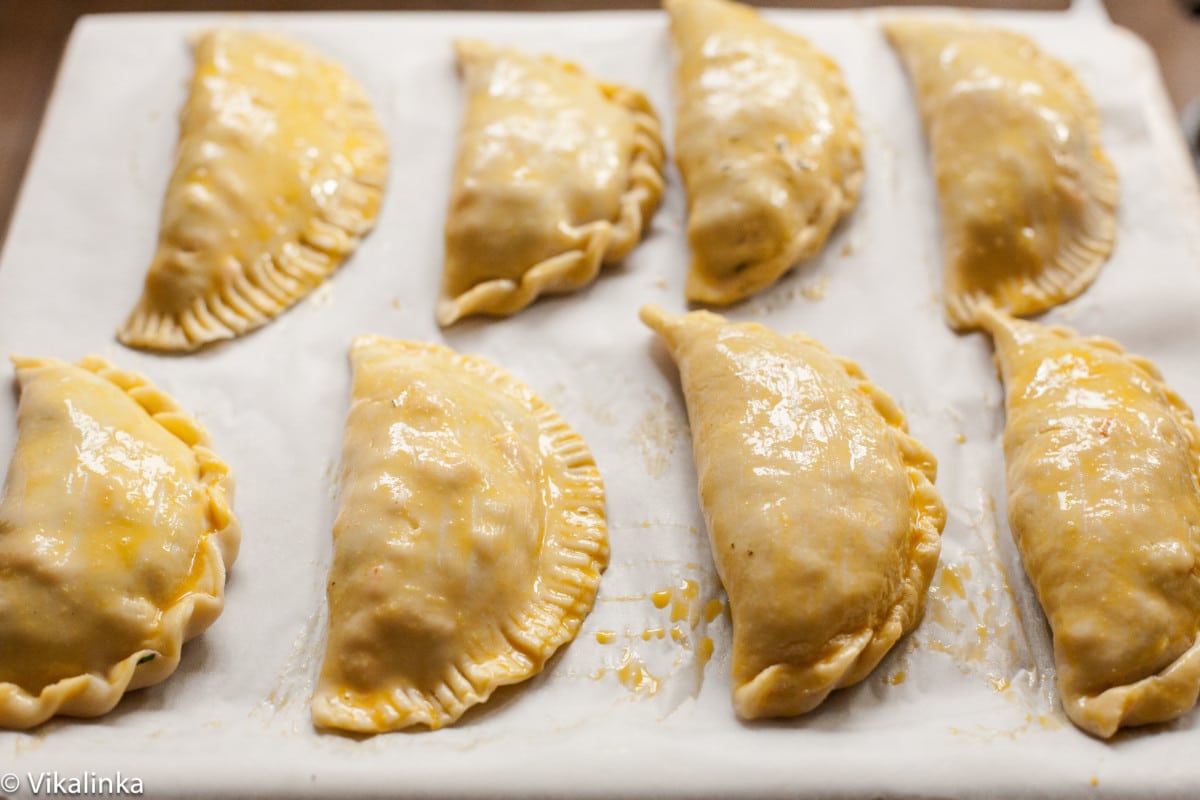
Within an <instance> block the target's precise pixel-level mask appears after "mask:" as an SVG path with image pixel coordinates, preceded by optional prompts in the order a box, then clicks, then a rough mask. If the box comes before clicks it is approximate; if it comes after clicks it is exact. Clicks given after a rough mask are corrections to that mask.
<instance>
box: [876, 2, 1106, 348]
mask: <svg viewBox="0 0 1200 800" xmlns="http://www.w3.org/2000/svg"><path fill="white" fill-rule="evenodd" d="M884 27H885V30H886V31H887V35H888V38H889V39H891V42H892V44H893V45H894V46H895V48H896V50H897V51H898V52H899V53H900V57H901V59H902V60H903V62H904V64H905V67H906V68H907V69H908V72H909V75H910V76H911V78H912V82H913V85H914V88H915V91H916V95H917V99H918V104H919V106H920V109H921V118H922V120H923V121H924V124H925V134H926V138H927V139H928V141H929V147H930V150H931V151H932V157H933V168H934V173H935V175H936V178H937V189H938V195H939V197H940V202H941V216H942V242H943V258H942V260H943V264H944V266H943V270H944V282H945V304H946V314H947V316H948V318H949V321H950V324H951V325H952V326H953V327H955V328H958V329H963V328H973V327H978V322H977V320H976V319H975V309H976V307H977V306H978V305H979V304H980V302H981V301H986V303H987V304H988V305H994V306H996V307H998V308H1002V309H1005V310H1007V311H1009V312H1010V313H1013V314H1020V315H1024V314H1034V313H1037V312H1039V311H1044V310H1045V309H1047V308H1051V307H1052V306H1055V305H1058V304H1059V303H1063V302H1065V301H1067V300H1070V299H1071V298H1072V297H1075V296H1076V295H1078V294H1079V293H1080V292H1082V291H1083V290H1084V289H1086V288H1087V287H1088V285H1089V284H1091V282H1092V280H1093V279H1094V278H1095V277H1096V273H1097V272H1098V271H1099V269H1100V266H1101V265H1102V264H1103V263H1104V261H1105V260H1106V259H1107V258H1108V254H1109V253H1110V252H1111V251H1112V247H1113V238H1114V236H1115V234H1116V210H1115V209H1116V203H1117V176H1116V172H1115V171H1114V170H1113V167H1112V164H1111V163H1110V162H1109V160H1108V158H1107V156H1105V154H1104V151H1103V150H1102V149H1101V148H1100V119H1099V115H1098V114H1097V112H1096V106H1095V104H1094V103H1093V102H1092V99H1091V98H1090V97H1089V96H1088V93H1087V90H1086V89H1084V87H1083V85H1082V84H1081V83H1080V82H1079V80H1078V79H1077V78H1076V77H1075V75H1074V74H1073V73H1072V72H1071V70H1069V69H1068V68H1067V67H1066V66H1065V65H1063V64H1062V63H1060V62H1058V61H1056V60H1055V59H1053V58H1051V57H1050V56H1048V55H1046V54H1045V53H1043V52H1042V51H1041V50H1039V49H1038V48H1037V46H1035V45H1034V44H1033V42H1031V41H1030V40H1029V39H1027V38H1025V37H1024V36H1021V35H1019V34H1016V33H1010V32H1008V31H1003V30H997V29H995V28H989V27H985V26H983V25H978V24H974V23H967V22H946V21H937V20H933V19H929V20H922V19H917V20H909V19H897V20H893V21H890V22H888V23H886V24H885V26H884Z"/></svg>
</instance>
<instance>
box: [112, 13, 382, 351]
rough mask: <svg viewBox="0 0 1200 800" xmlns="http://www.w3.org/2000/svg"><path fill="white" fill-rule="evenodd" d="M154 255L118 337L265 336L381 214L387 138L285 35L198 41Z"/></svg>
mask: <svg viewBox="0 0 1200 800" xmlns="http://www.w3.org/2000/svg"><path fill="white" fill-rule="evenodd" d="M195 57H196V72H195V75H194V76H193V77H192V85H191V91H190V94H189V96H188V101H187V105H186V106H185V107H184V109H183V113H182V115H181V117H180V131H179V145H178V149H177V151H176V155H175V170H174V172H173V174H172V175H171V180H170V183H169V184H168V186H167V195H166V199H165V200H164V201H163V210H162V221H161V223H160V227H159V239H158V250H157V252H156V253H155V254H154V260H153V262H152V263H151V264H150V270H149V273H148V274H147V275H146V283H145V288H144V290H143V293H142V297H141V299H140V300H139V301H138V304H137V307H136V308H134V310H133V313H132V314H130V316H129V319H128V320H126V322H125V325H124V327H122V328H121V330H120V331H119V332H118V334H117V336H118V338H119V339H120V340H121V341H122V342H123V343H125V344H127V345H130V346H133V347H146V348H151V349H155V350H195V349H196V348H198V347H201V346H202V345H205V344H208V343H210V342H215V341H218V340H221V339H230V338H232V337H234V336H239V335H241V334H243V333H246V332H247V331H250V330H253V329H255V328H257V327H259V326H261V325H265V324H266V323H267V322H269V321H270V320H271V319H272V318H273V317H275V316H277V315H279V314H280V313H282V312H283V311H284V310H285V309H287V308H288V307H290V306H291V305H292V304H294V303H295V302H296V301H297V300H299V299H300V298H302V297H304V296H305V295H306V294H308V293H309V292H310V291H312V289H313V288H315V287H316V286H317V285H319V284H320V283H321V282H322V281H323V280H325V278H327V277H328V276H329V275H330V274H331V273H332V272H333V271H334V270H335V269H336V268H337V266H338V265H339V264H340V263H341V262H342V260H343V259H345V258H346V257H347V256H349V255H350V254H351V253H352V252H354V250H355V248H356V247H358V242H359V239H360V238H361V237H363V236H364V235H366V233H367V232H368V231H369V230H370V229H371V226H372V225H373V224H374V222H375V216H376V214H377V213H378V211H379V202H380V197H381V196H382V192H383V185H384V181H385V179H386V173H387V140H386V138H385V136H384V133H383V129H382V128H381V127H380V125H379V120H378V119H376V117H375V111H374V110H373V109H372V107H371V104H370V101H369V100H368V98H367V95H366V93H365V92H364V91H363V89H362V87H360V86H359V85H358V84H357V83H355V81H354V79H353V78H351V77H350V76H349V75H348V74H347V73H346V71H345V70H344V69H342V67H341V66H339V65H338V64H335V63H333V62H332V61H329V60H327V59H325V58H323V57H321V56H319V55H317V54H316V53H314V52H312V51H311V50H309V49H308V48H306V47H303V46H301V45H299V44H297V43H295V42H292V41H289V40H288V39H285V38H283V37H281V36H275V35H269V34H264V33H251V32H237V31H227V30H218V31H210V32H208V33H205V34H203V35H202V36H200V37H199V39H198V40H197V41H196V43H195Z"/></svg>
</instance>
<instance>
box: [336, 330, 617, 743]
mask: <svg viewBox="0 0 1200 800" xmlns="http://www.w3.org/2000/svg"><path fill="white" fill-rule="evenodd" d="M350 357H351V361H352V362H353V367H354V386H353V392H352V400H351V405H350V414H349V416H348V418H347V420H346V432H345V441H344V445H343V450H342V490H341V508H340V512H339V514H338V518H337V521H336V522H335V523H334V531H333V538H334V548H333V549H334V556H333V566H332V568H331V569H330V573H329V641H328V643H327V645H326V650H325V663H324V665H323V666H322V668H321V677H320V681H319V684H318V686H317V691H316V696H315V697H314V699H313V720H314V721H315V723H316V724H317V725H318V726H320V727H323V728H341V729H343V730H348V731H357V732H362V733H379V732H382V731H389V730H396V729H399V728H405V727H408V726H410V725H418V724H420V725H427V726H429V727H430V728H440V727H442V726H443V725H448V724H450V723H452V722H454V721H455V720H456V719H458V718H459V716H461V715H462V713H463V712H464V711H466V709H467V708H468V707H470V706H472V705H475V704H476V703H482V702H484V701H485V700H487V698H488V697H489V696H490V695H491V693H492V692H493V690H495V689H496V688H497V687H498V686H503V685H505V684H510V683H517V682H518V681H522V680H525V679H526V678H528V677H529V676H531V675H534V674H535V673H537V672H539V671H541V669H542V666H543V665H544V664H545V662H546V659H547V658H549V657H550V655H551V654H553V653H554V651H555V650H556V649H557V648H558V647H559V646H560V645H562V644H564V643H565V642H568V641H570V640H571V639H572V638H574V636H575V633H576V632H577V631H578V630H579V625H580V623H581V622H582V621H583V618H584V617H585V616H586V615H587V613H588V611H589V610H590V609H591V607H592V603H593V601H594V599H595V596H596V590H597V588H598V586H599V583H600V572H601V571H602V570H603V569H604V566H605V564H606V563H607V561H608V534H607V529H606V527H605V521H604V487H603V484H602V483H601V480H600V474H599V472H598V471H597V470H596V464H595V461H594V460H593V459H592V455H591V453H590V452H589V451H588V447H587V444H586V443H585V442H584V441H583V439H581V438H580V437H579V435H578V434H576V433H575V432H574V431H573V430H571V428H570V427H568V426H567V424H566V423H565V422H564V421H563V420H562V418H561V417H559V416H558V414H556V413H555V412H554V410H553V409H551V408H550V407H549V406H547V405H546V404H545V403H543V402H542V401H541V400H539V399H538V398H537V397H536V396H534V394H533V393H532V392H531V391H530V390H529V389H528V388H527V387H525V386H524V385H523V384H521V383H519V382H518V381H517V380H516V379H515V378H513V377H512V376H511V375H509V374H508V373H507V372H505V371H503V370H501V369H500V368H498V367H496V366H495V365H493V364H491V363H489V362H487V361H484V360H483V359H481V358H478V357H472V356H461V355H458V354H456V353H455V352H454V351H452V350H450V349H448V348H446V347H442V346H440V345H436V344H426V343H421V342H405V341H396V340H391V339H385V338H382V337H379V336H361V337H359V338H358V339H356V340H355V342H354V346H353V347H352V349H351V353H350Z"/></svg>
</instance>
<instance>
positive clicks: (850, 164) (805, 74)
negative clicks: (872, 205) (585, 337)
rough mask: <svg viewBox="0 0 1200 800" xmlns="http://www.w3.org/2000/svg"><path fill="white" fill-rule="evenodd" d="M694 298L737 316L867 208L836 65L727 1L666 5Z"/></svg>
mask: <svg viewBox="0 0 1200 800" xmlns="http://www.w3.org/2000/svg"><path fill="white" fill-rule="evenodd" d="M663 4H664V5H665V6H666V9H667V11H668V12H669V13H670V16H671V41H672V43H673V46H674V51H675V59H676V73H675V117H676V129H675V159H676V161H677V162H678V164H679V171H680V172H681V173H682V174H683V182H684V186H685V187H686V189H687V196H688V243H689V245H690V246H691V251H692V256H691V263H690V266H689V267H688V276H687V285H686V287H685V291H686V294H687V298H688V299H689V300H693V301H696V302H701V303H713V304H717V305H728V304H730V303H733V302H735V301H738V300H741V299H743V298H745V297H748V296H750V295H752V294H754V293H755V292H758V291H760V290H762V289H765V288H766V287H768V286H770V285H771V284H773V283H774V282H775V281H776V280H778V279H779V277H780V276H781V275H783V274H784V273H785V272H787V271H788V270H789V269H791V268H792V266H793V265H795V264H796V263H797V262H798V261H802V260H804V259H807V258H811V257H812V256H815V255H816V254H817V253H818V252H819V251H820V250H821V248H822V247H823V246H824V244H825V240H826V238H827V237H828V236H829V232H830V231H831V230H832V229H833V227H834V225H836V224H837V222H838V220H840V219H841V218H842V217H844V216H846V215H847V214H849V213H850V211H851V210H853V208H854V206H855V205H856V204H857V203H858V195H859V190H860V189H861V187H862V181H863V170H862V156H861V154H860V150H861V147H862V136H861V135H860V134H859V130H858V123H857V121H856V119H855V114H854V105H853V103H852V102H851V100H850V95H849V93H848V92H847V90H846V84H845V82H844V81H843V80H842V73H841V71H840V70H839V69H838V67H837V65H836V64H835V63H834V62H833V61H831V60H830V59H829V58H828V57H827V56H825V55H824V54H823V53H821V52H820V51H818V50H817V49H816V48H814V47H813V46H812V45H810V44H809V43H808V42H807V41H806V40H804V39H803V38H801V37H799V36H797V35H795V34H792V33H789V32H787V31H784V30H780V29H779V28H776V27H775V26H773V25H769V24H767V23H766V22H764V21H763V20H762V19H761V18H760V17H759V15H758V14H757V13H756V12H755V11H753V10H752V9H750V8H749V7H747V6H743V5H740V4H738V3H731V2H728V1H727V0H664V3H663Z"/></svg>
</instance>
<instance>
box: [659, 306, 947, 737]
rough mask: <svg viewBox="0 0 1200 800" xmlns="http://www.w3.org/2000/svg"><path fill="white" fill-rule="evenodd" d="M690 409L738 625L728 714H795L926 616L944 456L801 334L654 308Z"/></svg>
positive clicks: (853, 677)
mask: <svg viewBox="0 0 1200 800" xmlns="http://www.w3.org/2000/svg"><path fill="white" fill-rule="evenodd" d="M641 317H642V320H643V321H644V322H645V323H646V324H647V325H649V326H650V327H651V328H653V329H654V330H655V331H656V332H658V334H659V335H660V336H661V337H662V338H663V339H664V341H665V342H666V343H667V346H668V348H669V349H670V351H671V355H672V356H673V358H674V359H675V362H676V364H678V366H679V374H680V380H681V381H682V384H683V394H684V398H685V399H686V401H687V411H688V422H689V424H690V425H691V429H692V447H693V451H694V454H695V460H696V472H697V474H698V477H699V482H700V505H701V507H702V509H703V511H704V518H705V521H706V522H707V525H708V532H709V538H710V542H711V544H712V554H713V560H714V562H715V563H716V567H717V573H718V575H719V576H720V578H721V583H722V584H723V585H724V587H725V591H726V593H727V594H728V596H729V610H730V614H731V616H732V619H733V654H732V658H731V662H732V663H731V666H732V672H733V676H732V677H733V706H734V710H735V711H736V712H737V714H738V716H740V717H743V718H747V719H749V718H756V717H777V716H792V715H797V714H803V713H806V712H808V711H810V710H812V709H813V708H815V707H816V706H817V705H819V704H820V703H821V702H822V701H823V700H824V699H825V698H826V697H827V696H828V695H829V693H830V692H831V691H833V690H834V689H838V688H841V687H844V686H850V685H852V684H854V683H857V682H858V681H861V680H863V679H864V678H865V677H866V676H867V675H868V674H870V672H871V670H872V669H874V668H875V666H876V665H877V664H878V663H879V661H880V659H882V658H883V656H884V655H885V654H887V652H888V651H889V650H890V649H891V647H892V645H894V644H895V643H896V641H897V640H898V639H899V638H900V637H901V636H903V635H904V634H905V633H907V632H908V631H910V630H912V629H913V628H914V627H915V626H916V624H917V622H918V621H919V620H920V618H921V614H922V611H923V609H924V601H925V593H926V591H927V590H928V588H929V582H930V580H931V578H932V577H933V572H934V569H935V568H936V567H937V561H938V554H939V552H940V550H941V531H942V527H943V526H944V525H945V522H946V513H945V509H944V507H943V505H942V501H941V498H940V497H939V496H938V493H937V490H936V489H934V486H933V480H934V476H935V474H936V471H937V462H936V460H935V459H934V457H933V454H932V453H930V452H929V450H928V449H926V448H925V447H924V446H923V445H921V444H920V443H919V442H917V441H916V440H915V439H914V438H912V437H911V436H909V435H908V433H907V430H906V426H905V422H904V415H903V414H902V413H901V412H900V409H899V408H897V406H896V404H895V403H894V402H893V401H892V400H891V398H890V397H888V396H887V394H885V393H884V392H883V391H882V390H880V389H879V388H878V387H876V386H875V385H874V384H872V383H871V382H870V381H869V380H868V379H867V378H866V376H864V375H863V373H862V370H860V369H859V368H858V366H857V365H855V364H854V363H853V362H851V361H848V360H846V359H844V358H840V357H838V356H834V355H831V354H830V353H829V352H828V351H827V350H826V349H825V348H824V347H822V346H821V345H820V344H818V343H817V342H816V341H814V340H813V339H811V338H809V337H807V336H804V335H802V334H794V335H792V336H783V335H780V334H778V333H775V332H774V331H772V330H770V329H768V328H765V327H763V326H762V325H758V324H754V323H730V322H726V321H725V320H724V319H722V318H721V317H719V316H717V315H715V314H711V313H709V312H707V311H695V312H692V313H690V314H687V315H685V316H673V315H671V314H667V313H666V312H664V311H663V310H662V309H660V308H658V307H656V306H645V307H643V308H642V312H641Z"/></svg>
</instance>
